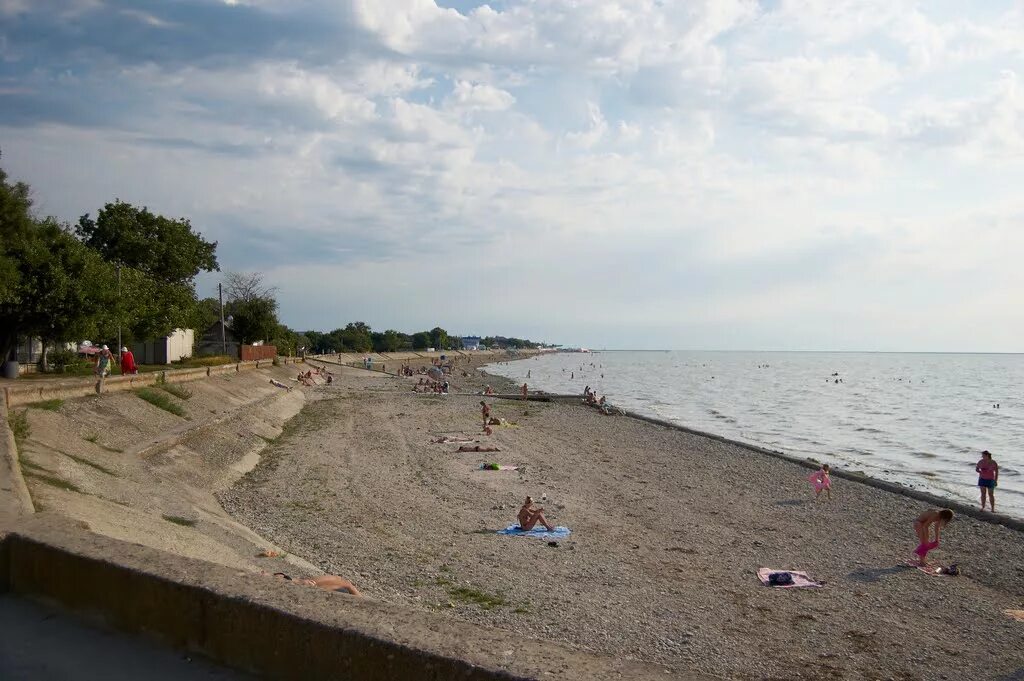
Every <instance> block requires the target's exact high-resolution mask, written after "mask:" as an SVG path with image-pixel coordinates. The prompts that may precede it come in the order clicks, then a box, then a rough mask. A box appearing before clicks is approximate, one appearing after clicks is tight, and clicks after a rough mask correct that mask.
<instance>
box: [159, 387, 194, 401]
mask: <svg viewBox="0 0 1024 681" xmlns="http://www.w3.org/2000/svg"><path fill="white" fill-rule="evenodd" d="M157 387H158V388H160V389H161V390H166V391H167V392H169V393H170V394H172V395H174V396H175V397H177V398H178V399H179V400H187V399H188V398H190V397H192V391H191V390H189V389H188V388H185V387H182V386H180V385H178V384H177V383H160V384H159V385H158V386H157Z"/></svg>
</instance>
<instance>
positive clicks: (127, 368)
mask: <svg viewBox="0 0 1024 681" xmlns="http://www.w3.org/2000/svg"><path fill="white" fill-rule="evenodd" d="M137 373H139V368H138V367H137V366H135V355H133V354H132V351H131V350H129V349H128V348H127V347H123V348H121V375H122V376H129V375H134V374H137Z"/></svg>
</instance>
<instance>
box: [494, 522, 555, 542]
mask: <svg viewBox="0 0 1024 681" xmlns="http://www.w3.org/2000/svg"><path fill="white" fill-rule="evenodd" d="M498 534H508V535H512V536H514V537H535V538H537V539H565V538H566V537H568V536H569V535H570V534H572V531H571V530H570V529H569V528H568V527H562V526H558V527H556V528H555V529H553V530H552V531H550V532H548V531H547V530H545V529H544V526H543V525H535V526H534V528H533V529H532V530H525V531H524V530H521V529H520V528H519V524H518V523H517V524H515V525H509V526H508V527H506V528H505V529H504V530H498Z"/></svg>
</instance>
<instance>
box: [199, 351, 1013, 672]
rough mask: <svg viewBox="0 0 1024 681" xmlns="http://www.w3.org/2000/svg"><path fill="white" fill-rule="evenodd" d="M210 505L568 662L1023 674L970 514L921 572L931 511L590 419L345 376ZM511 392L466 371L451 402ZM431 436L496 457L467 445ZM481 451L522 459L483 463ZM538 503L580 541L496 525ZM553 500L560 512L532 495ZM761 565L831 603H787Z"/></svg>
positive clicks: (362, 581) (1000, 532)
mask: <svg viewBox="0 0 1024 681" xmlns="http://www.w3.org/2000/svg"><path fill="white" fill-rule="evenodd" d="M341 373H342V376H341V380H339V381H337V382H336V384H335V385H333V386H331V387H330V388H327V387H323V388H316V389H313V390H311V391H309V399H310V402H309V403H308V404H307V406H306V408H305V409H304V410H303V412H302V413H301V414H300V415H299V416H297V417H296V418H295V419H294V420H293V421H292V422H291V423H290V424H289V425H288V427H287V428H286V432H285V434H284V435H283V436H282V437H281V438H280V439H279V440H278V441H277V442H276V443H275V444H274V445H273V446H271V447H270V448H269V449H268V450H266V451H265V454H264V456H263V458H262V460H261V462H260V464H259V465H258V466H257V467H256V468H255V469H254V470H253V471H252V472H251V473H249V474H248V475H246V476H245V477H244V478H242V480H240V481H239V482H238V483H237V484H236V485H235V486H234V487H233V488H232V489H231V490H229V491H227V492H224V493H222V494H220V495H219V499H220V501H221V503H222V504H223V506H224V507H225V509H227V510H228V511H229V512H230V513H232V515H234V516H235V518H236V519H238V520H240V521H241V522H243V523H245V524H246V525H248V526H249V527H251V528H252V529H253V530H254V531H256V532H258V533H260V534H262V535H263V536H266V537H268V538H270V539H272V540H273V541H274V542H275V543H276V544H278V545H280V546H281V547H283V548H285V549H286V550H288V551H290V552H292V553H294V554H297V555H299V556H301V557H303V558H305V559H308V560H309V561H310V562H312V563H313V564H315V565H317V566H319V567H320V568H322V569H323V570H324V571H326V572H329V573H334V574H339V575H343V576H346V577H349V578H351V579H352V580H353V581H355V582H356V583H357V584H358V585H359V587H360V588H361V589H363V590H364V591H365V592H366V594H367V595H368V596H369V597H371V598H375V599H380V600H384V601H389V602H394V603H401V604H405V605H413V606H418V607H422V608H426V609H429V610H435V611H439V612H442V613H447V615H448V616H450V617H452V618H458V619H461V620H468V621H471V622H479V623H481V624H488V625H493V626H498V627H502V628H505V629H510V630H514V631H519V632H523V633H524V634H525V635H527V636H530V637H534V638H545V639H550V640H553V641H557V642H561V643H564V644H566V645H569V646H571V647H574V648H578V649H582V650H588V651H594V652H598V653H605V654H612V655H618V656H622V657H627V658H634V659H638V660H643V661H647V662H654V663H658V664H662V665H665V666H667V667H669V668H670V669H673V670H676V671H679V672H682V671H684V670H689V669H697V670H700V671H703V672H706V673H710V674H714V675H718V676H721V677H726V678H736V679H795V678H809V679H818V678H845V679H900V680H909V679H920V680H922V681H924V680H931V679H1011V678H1024V625H1022V624H1020V623H1017V622H1014V621H1013V620H1012V619H1011V618H1009V617H1007V616H1006V615H1004V614H1003V612H1002V611H1003V610H1004V609H1009V608H1021V607H1024V536H1022V535H1021V534H1020V533H1018V532H1016V531H1013V530H1009V529H1007V528H1004V527H1001V526H997V525H991V524H987V523H982V522H978V521H976V520H973V519H968V518H958V519H957V520H956V521H955V522H954V523H953V524H952V525H950V526H949V527H948V528H947V530H946V532H945V533H944V535H943V546H942V548H941V549H939V550H938V551H936V552H934V553H933V554H932V556H931V558H932V559H933V560H936V561H940V562H943V563H953V562H955V563H958V564H959V565H960V566H961V568H962V569H963V571H964V575H963V576H961V577H945V576H931V575H926V574H923V573H922V572H919V571H917V570H915V569H912V568H908V567H906V566H905V565H904V561H905V560H906V559H907V558H909V557H910V553H911V551H912V550H913V548H914V546H915V544H916V542H915V539H914V535H913V530H912V529H911V522H912V521H913V519H914V517H915V516H916V515H917V514H918V513H920V511H921V510H923V509H924V508H925V505H924V504H922V503H921V502H917V501H914V500H911V499H907V498H904V497H902V496H899V495H896V494H891V493H888V492H884V491H881V490H876V489H873V488H870V487H867V486H865V485H860V484H857V483H853V482H846V481H843V480H835V479H834V488H833V499H832V500H831V501H830V502H826V501H822V502H820V503H815V502H814V501H813V493H812V491H811V489H810V486H809V485H808V483H807V481H806V475H807V471H806V470H805V469H803V468H800V467H798V466H796V465H794V464H791V463H788V462H785V461H780V460H777V459H774V458H771V457H767V456H764V455H761V454H757V453H755V452H751V451H750V450H747V449H744V448H742V447H739V446H735V445H731V444H728V443H721V442H717V441H714V440H710V439H706V438H702V437H699V436H695V435H690V434H687V433H683V432H680V431H677V430H673V429H669V428H664V427H660V426H657V425H653V424H648V423H644V422H641V421H637V420H633V419H630V418H626V417H620V416H602V415H600V414H599V413H597V412H596V411H595V410H593V409H589V408H587V407H584V406H582V405H572V404H555V403H535V402H530V403H523V402H518V401H516V402H513V401H504V400H496V401H494V402H493V404H494V415H496V416H500V417H505V418H507V419H510V420H511V421H515V422H516V423H517V424H518V427H509V428H497V429H495V432H494V435H493V436H491V437H486V436H483V435H482V434H480V407H479V404H478V402H479V400H480V399H481V398H480V397H479V396H475V395H450V396H447V397H437V396H429V395H417V394H413V393H411V392H410V388H411V386H412V384H413V383H415V380H411V379H398V378H394V377H385V376H380V375H373V374H369V373H367V372H362V371H359V370H344V371H343V372H341ZM485 381H486V382H490V383H492V384H494V385H495V386H496V387H502V388H503V389H508V387H509V386H508V385H507V384H505V383H502V381H503V379H499V378H496V377H486V378H484V377H480V376H479V375H476V374H475V373H474V375H473V376H472V377H471V378H469V379H464V378H461V377H460V378H458V379H456V381H455V384H456V385H455V388H454V389H455V390H457V391H459V390H462V391H466V392H469V391H473V390H478V389H480V388H481V387H482V385H483V383H484V382H485ZM440 434H450V435H460V434H461V435H464V436H471V437H474V438H479V439H480V441H481V442H482V443H486V444H495V445H497V446H498V447H500V448H501V449H502V451H501V452H500V453H495V454H478V453H457V452H455V451H454V450H456V449H457V448H458V445H456V444H431V443H430V440H431V438H433V437H436V436H437V435H440ZM485 461H493V462H496V463H501V464H515V465H519V466H522V467H523V468H521V469H520V470H518V471H516V470H511V471H482V470H479V465H480V464H481V463H483V462H485ZM527 494H531V495H532V496H533V497H534V498H535V499H536V500H538V502H539V503H540V504H541V505H543V506H544V507H545V508H546V509H547V511H548V515H549V519H551V520H552V521H553V522H555V523H556V524H559V525H567V526H569V527H570V528H571V529H572V531H573V534H572V535H571V537H569V538H568V539H567V540H563V541H560V542H559V543H558V546H549V545H548V544H547V543H546V542H544V541H538V540H535V539H527V538H518V537H505V536H499V535H496V534H495V533H494V532H495V530H497V529H500V528H502V527H505V526H507V525H509V524H511V523H512V522H514V520H515V514H516V511H517V509H518V507H519V505H520V503H521V501H522V499H523V497H524V496H525V495H527ZM542 495H546V497H547V499H546V501H540V500H541V498H542ZM759 567H771V568H778V569H783V568H785V569H796V570H805V571H807V572H808V573H810V576H811V577H812V578H814V579H817V580H819V581H822V582H824V583H825V586H824V587H823V588H821V589H793V590H772V589H769V588H767V587H765V586H762V585H761V584H760V582H759V581H758V580H757V577H756V571H757V569H758V568H759Z"/></svg>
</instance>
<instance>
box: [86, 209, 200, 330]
mask: <svg viewBox="0 0 1024 681" xmlns="http://www.w3.org/2000/svg"><path fill="white" fill-rule="evenodd" d="M75 232H76V234H77V235H78V237H79V238H80V239H81V240H82V242H83V243H84V244H85V245H86V246H88V247H89V248H91V249H93V250H95V251H96V252H97V253H99V254H100V255H101V256H102V257H103V259H104V260H106V261H107V262H109V263H113V264H116V265H117V266H118V267H119V268H120V269H121V281H120V293H121V295H120V297H119V303H118V304H117V305H116V306H115V309H114V312H115V317H116V321H117V322H118V323H119V324H120V326H122V327H124V330H125V332H126V333H127V335H128V336H130V337H134V338H140V339H146V338H151V337H154V336H161V335H165V334H167V333H170V332H171V331H172V330H173V329H174V328H176V327H185V326H189V325H190V324H192V323H193V322H194V320H195V314H196V309H195V307H196V296H195V284H194V280H195V277H196V275H197V274H199V272H204V271H205V272H210V271H213V270H217V269H219V266H218V264H217V256H216V251H217V243H216V242H209V241H206V240H205V239H203V238H202V235H201V234H199V233H196V232H193V230H192V225H191V224H190V223H189V221H188V220H186V219H184V218H178V219H172V218H167V217H164V216H162V215H157V214H155V213H152V212H150V211H149V209H147V208H144V207H143V208H137V207H135V206H133V205H131V204H129V203H125V202H123V201H120V200H118V201H115V202H114V203H108V204H107V205H106V206H104V207H103V208H102V209H100V211H99V212H98V213H97V215H96V219H95V220H93V219H92V218H91V217H90V216H89V215H88V214H86V215H83V216H82V217H81V218H79V220H78V225H77V227H76V228H75Z"/></svg>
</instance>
